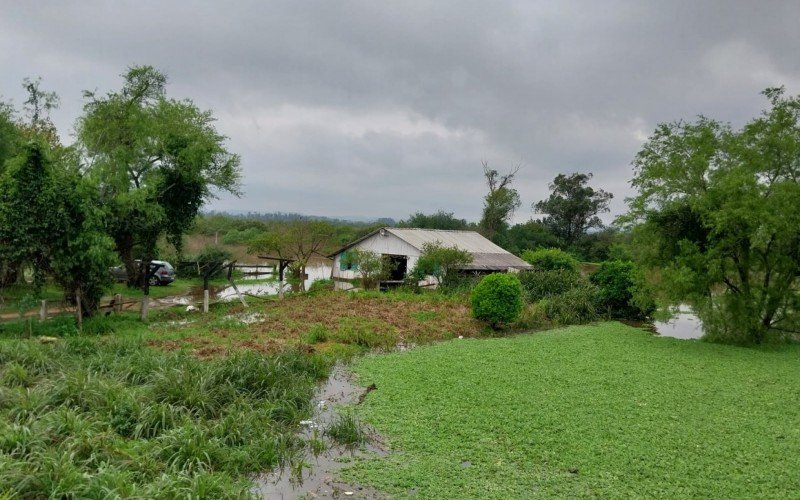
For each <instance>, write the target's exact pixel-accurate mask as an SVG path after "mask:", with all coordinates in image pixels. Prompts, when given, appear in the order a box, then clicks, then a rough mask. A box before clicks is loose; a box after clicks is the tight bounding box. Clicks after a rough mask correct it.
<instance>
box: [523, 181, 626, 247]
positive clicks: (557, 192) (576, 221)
mask: <svg viewBox="0 0 800 500" xmlns="http://www.w3.org/2000/svg"><path fill="white" fill-rule="evenodd" d="M591 178H592V174H581V173H573V174H570V175H564V174H558V175H557V176H556V178H555V179H553V182H552V184H550V191H551V193H550V197H549V198H547V199H546V200H541V201H538V202H536V203H534V204H533V209H534V211H536V212H537V213H540V214H546V217H544V219H542V222H544V224H545V225H546V226H547V227H549V228H550V230H551V231H552V232H553V233H554V234H555V235H556V236H558V237H559V238H561V239H562V240H563V241H564V243H565V244H566V245H567V246H572V245H574V244H575V243H577V242H578V240H579V239H580V238H581V237H583V236H584V235H585V234H586V231H587V230H589V229H592V228H601V227H603V222H602V221H601V220H600V217H598V214H600V213H605V212H608V203H609V200H611V198H613V195H612V194H611V193H607V192H605V191H603V190H602V189H594V188H592V187H591V186H589V185H588V183H589V181H590V180H591Z"/></svg>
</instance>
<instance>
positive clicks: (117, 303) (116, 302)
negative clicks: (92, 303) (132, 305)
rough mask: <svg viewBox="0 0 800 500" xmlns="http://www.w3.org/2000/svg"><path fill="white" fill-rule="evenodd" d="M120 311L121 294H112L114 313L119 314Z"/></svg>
mask: <svg viewBox="0 0 800 500" xmlns="http://www.w3.org/2000/svg"><path fill="white" fill-rule="evenodd" d="M121 312H122V294H121V293H115V294H114V313H115V314H119V313H121Z"/></svg>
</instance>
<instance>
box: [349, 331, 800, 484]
mask: <svg viewBox="0 0 800 500" xmlns="http://www.w3.org/2000/svg"><path fill="white" fill-rule="evenodd" d="M355 370H356V371H357V373H358V374H359V375H360V377H361V382H362V384H364V385H366V384H369V383H372V382H374V383H376V385H377V387H378V390H376V391H374V392H372V393H370V395H369V397H368V398H367V400H366V402H365V403H364V405H362V407H361V411H362V413H363V415H364V416H365V417H366V418H367V421H368V422H370V423H371V424H373V425H374V426H375V427H377V429H378V430H379V431H380V432H381V433H383V434H384V435H385V436H386V437H387V438H388V439H389V441H390V443H391V445H392V447H393V448H394V449H396V450H397V451H396V452H395V453H393V454H391V455H390V456H389V457H388V458H385V459H373V460H368V461H364V462H361V463H357V464H356V465H355V466H354V467H353V468H351V469H348V470H347V471H345V472H344V475H345V477H346V479H347V480H350V481H363V482H365V483H367V484H371V485H374V486H376V487H377V488H379V489H381V490H384V491H386V492H389V493H393V494H396V495H399V496H403V495H405V494H410V493H416V494H417V495H418V496H419V497H420V498H457V497H495V498H508V497H530V496H540V497H553V496H560V497H573V496H580V497H587V496H599V497H601V498H617V497H642V496H645V497H652V496H656V497H662V498H663V497H666V498H674V497H690V496H698V497H709V496H710V497H718V498H720V497H727V498H753V497H796V496H797V495H798V492H800V346H781V347H772V348H764V349H745V348H736V347H728V346H721V345H712V344H706V343H701V342H696V341H681V340H674V339H669V338H658V337H654V336H651V335H649V334H647V333H645V332H642V331H640V330H637V329H634V328H631V327H627V326H624V325H621V324H619V323H603V324H600V325H595V326H580V327H571V328H565V329H561V330H553V331H549V332H544V333H536V334H531V335H520V336H515V337H511V338H504V339H479V340H453V341H450V342H446V343H442V344H438V345H433V346H429V347H421V348H418V349H415V350H413V351H410V352H405V353H394V354H390V355H380V356H370V357H366V358H363V359H362V360H361V361H359V362H358V363H357V364H356V366H355ZM464 462H470V463H471V465H468V464H465V463H464Z"/></svg>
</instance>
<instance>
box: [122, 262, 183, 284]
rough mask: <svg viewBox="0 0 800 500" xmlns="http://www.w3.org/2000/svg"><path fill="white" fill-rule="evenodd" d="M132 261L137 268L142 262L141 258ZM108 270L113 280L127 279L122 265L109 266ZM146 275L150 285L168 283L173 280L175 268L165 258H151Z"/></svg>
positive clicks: (123, 280)
mask: <svg viewBox="0 0 800 500" xmlns="http://www.w3.org/2000/svg"><path fill="white" fill-rule="evenodd" d="M134 262H135V264H136V267H137V268H138V267H139V266H141V264H142V261H141V260H136V261H134ZM108 272H110V273H111V276H113V277H114V280H116V281H117V282H119V283H124V282H125V281H127V280H128V273H127V272H126V271H125V266H124V265H119V266H114V267H112V268H109V270H108ZM148 276H150V278H149V282H150V285H151V286H156V285H169V284H170V283H172V282H173V281H175V268H173V267H172V264H170V263H169V262H167V261H165V260H153V261H151V262H150V272H149V273H148Z"/></svg>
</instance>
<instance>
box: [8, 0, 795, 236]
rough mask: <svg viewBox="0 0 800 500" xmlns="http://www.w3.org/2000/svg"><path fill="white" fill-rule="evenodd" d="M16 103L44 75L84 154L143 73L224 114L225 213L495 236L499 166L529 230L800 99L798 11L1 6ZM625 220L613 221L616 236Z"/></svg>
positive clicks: (426, 5) (771, 7)
mask: <svg viewBox="0 0 800 500" xmlns="http://www.w3.org/2000/svg"><path fill="white" fill-rule="evenodd" d="M0 8H2V15H0V68H1V69H2V70H1V71H0V95H2V99H4V100H11V101H12V102H13V103H14V104H16V105H17V106H20V105H21V103H22V101H23V100H24V94H23V91H22V88H21V81H22V79H23V78H24V77H26V76H41V77H42V78H43V87H44V88H46V89H51V90H55V91H57V92H58V94H59V95H60V96H61V101H62V106H61V109H59V110H58V111H57V112H55V114H54V115H53V117H54V120H55V122H56V125H57V126H58V128H59V131H60V133H61V135H62V137H64V139H65V140H66V141H71V140H72V138H71V134H72V129H73V126H74V123H75V119H76V118H77V117H78V116H79V114H80V112H81V108H82V104H83V99H82V96H81V91H82V90H84V89H91V90H99V91H101V92H106V91H109V90H113V89H117V88H119V87H120V85H121V78H120V76H119V75H120V74H122V73H123V72H124V71H125V69H126V67H127V66H130V65H137V64H150V65H153V66H155V67H157V68H158V69H160V70H162V71H164V72H166V73H167V74H168V76H169V87H168V94H169V95H170V96H172V97H179V98H184V97H185V98H190V99H193V100H194V102H195V103H197V104H198V105H199V106H200V107H202V108H207V109H211V110H213V112H214V114H215V116H216V117H217V118H218V124H217V126H218V129H219V130H220V131H221V132H222V133H224V134H225V135H227V136H228V137H229V142H228V145H229V148H230V150H231V151H233V152H236V153H239V154H240V155H241V156H242V169H243V183H242V187H243V191H244V195H243V196H242V197H241V198H238V199H237V198H234V197H231V196H222V197H221V198H220V199H219V200H216V201H214V202H213V203H211V204H210V205H208V206H207V208H210V209H215V210H230V211H262V212H272V211H284V212H300V213H305V214H315V215H329V216H367V217H394V218H398V219H399V218H403V217H406V216H408V214H410V213H412V212H415V211H423V212H433V211H435V210H437V209H444V210H446V211H450V212H455V214H456V215H457V216H459V217H463V218H467V219H470V220H477V219H478V218H479V217H480V212H481V204H482V196H483V195H484V193H485V190H486V187H485V182H484V179H483V174H482V170H481V161H482V160H485V161H488V162H489V164H490V166H492V167H494V168H496V169H498V170H500V171H506V170H508V169H509V168H511V167H512V166H513V165H516V164H521V166H522V167H521V169H520V171H519V174H518V178H517V180H516V182H515V187H516V188H517V189H518V191H519V193H520V196H521V197H522V202H523V205H522V207H521V208H520V210H519V212H518V214H517V217H516V220H518V221H520V220H527V219H528V218H529V217H531V215H532V212H531V203H533V202H535V201H537V200H539V199H542V198H545V197H546V196H547V194H548V188H547V184H548V183H549V182H550V181H551V180H552V179H553V177H554V176H555V175H556V174H558V173H559V172H565V173H568V172H577V171H579V172H593V173H594V175H595V177H594V179H593V182H592V184H593V185H594V186H596V187H600V188H603V189H605V190H607V191H611V192H612V193H614V195H615V198H614V201H613V204H612V215H614V214H619V213H621V212H623V211H624V207H625V205H624V197H625V196H628V195H630V194H631V191H630V187H629V184H628V182H629V180H630V177H631V167H630V162H631V160H632V158H633V156H634V155H635V154H636V152H637V151H638V149H639V147H640V146H641V144H642V142H643V141H644V140H645V139H646V138H647V136H648V135H649V134H650V133H651V132H652V130H653V129H654V127H655V125H656V124H657V123H659V122H663V121H672V120H677V119H680V118H692V117H694V116H695V115H698V114H704V115H707V116H711V117H714V118H718V119H722V120H726V121H731V122H732V123H734V124H737V125H738V124H741V123H742V122H744V121H745V120H747V119H748V118H750V117H753V116H754V115H756V114H758V113H759V111H760V110H761V109H763V107H764V105H765V102H766V101H765V100H764V98H763V97H762V96H760V95H759V92H760V91H761V90H763V89H764V88H765V87H768V86H777V85H785V86H786V87H787V90H788V91H789V92H790V93H792V94H797V93H800V57H798V54H799V53H800V30H798V27H797V23H798V21H799V20H800V2H798V1H786V2H768V1H749V2H744V1H732V0H722V1H698V0H692V1H668V2H663V1H660V2H656V1H649V2H648V1H644V0H634V1H629V2H626V1H602V2H597V1H585V2H569V1H563V0H560V1H553V2H533V1H521V2H504V1H497V0H493V1H480V2H467V1H459V2H450V1H443V0H436V1H431V2H383V1H380V2H376V1H364V2H336V1H330V0H324V1H322V0H321V1H318V2H304V1H295V0H292V1H286V2H265V1H252V2H245V1H237V2H217V1H213V2H212V1H209V2H188V1H187V2H169V1H157V2H155V1H153V2H147V1H141V0H137V1H129V2H121V1H118V2H110V1H109V2H96V1H86V0H84V1H80V2H79V1H38V0H37V1H29V2H25V1H18V2H12V1H6V0H0ZM607 219H608V218H607Z"/></svg>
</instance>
